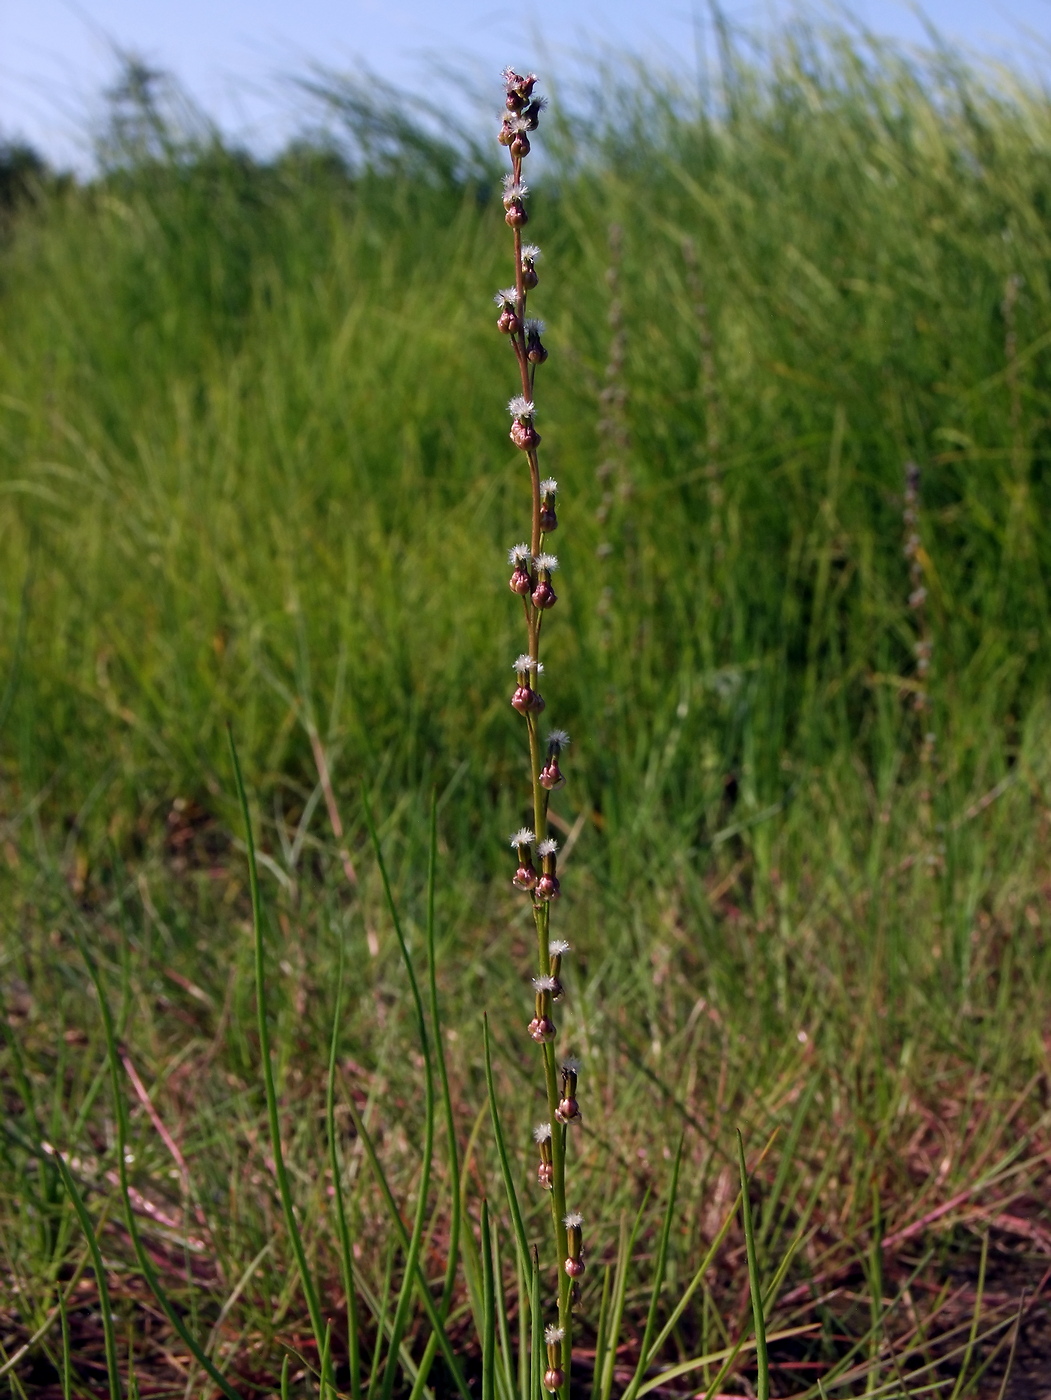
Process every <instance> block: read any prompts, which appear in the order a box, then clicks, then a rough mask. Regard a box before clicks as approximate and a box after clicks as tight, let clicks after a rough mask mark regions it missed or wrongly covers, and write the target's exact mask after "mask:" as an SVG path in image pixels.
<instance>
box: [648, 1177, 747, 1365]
mask: <svg viewBox="0 0 1051 1400" xmlns="http://www.w3.org/2000/svg"><path fill="white" fill-rule="evenodd" d="M740 1204H741V1197H740V1194H738V1196H737V1199H736V1200H735V1201H734V1203H733V1205H732V1206H731V1207H730V1209H729V1211H728V1212H727V1214H726V1218H725V1219H724V1220H723V1223H722V1225H721V1226H720V1227H719V1233H718V1234H717V1235H716V1237H715V1239H714V1240H712V1243H711V1245H710V1246H709V1249H708V1253H707V1254H706V1255H705V1256H704V1258H703V1259H702V1260H701V1263H700V1266H699V1267H698V1269H697V1271H696V1273H695V1274H694V1276H693V1278H692V1279H690V1282H689V1284H688V1285H687V1287H686V1288H685V1289H684V1290H683V1293H682V1296H681V1297H680V1298H679V1301H678V1302H677V1303H676V1305H675V1308H674V1310H673V1311H672V1314H671V1316H670V1317H669V1318H668V1321H667V1322H666V1323H665V1324H664V1327H663V1328H662V1330H661V1333H660V1336H659V1337H658V1338H657V1340H656V1341H655V1342H654V1344H653V1351H654V1354H655V1355H656V1354H658V1353H659V1352H660V1350H661V1348H662V1347H663V1346H664V1343H665V1342H666V1341H667V1340H668V1338H669V1337H670V1336H671V1334H672V1331H673V1330H674V1328H675V1324H676V1323H677V1322H678V1320H679V1318H680V1317H682V1315H683V1313H684V1312H685V1311H686V1308H687V1306H688V1305H689V1302H690V1299H691V1298H692V1297H693V1295H694V1293H695V1292H696V1291H697V1289H698V1288H699V1287H700V1286H701V1284H702V1283H703V1282H704V1276H705V1274H706V1273H707V1272H708V1270H709V1269H710V1268H711V1267H712V1263H713V1261H714V1260H715V1256H716V1255H717V1254H718V1253H719V1250H720V1249H721V1248H722V1243H723V1240H725V1239H726V1236H727V1234H728V1233H729V1230H730V1226H731V1225H732V1224H733V1221H734V1216H735V1215H736V1214H737V1211H738V1208H739V1206H740Z"/></svg>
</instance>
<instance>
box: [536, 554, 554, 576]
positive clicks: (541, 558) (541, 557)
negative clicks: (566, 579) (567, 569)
mask: <svg viewBox="0 0 1051 1400" xmlns="http://www.w3.org/2000/svg"><path fill="white" fill-rule="evenodd" d="M533 563H534V564H535V565H536V566H537V568H538V569H546V570H547V572H548V573H549V574H553V573H554V572H555V570H556V569H557V568H558V555H557V554H538V555H537V556H536V558H535V559H534V560H533Z"/></svg>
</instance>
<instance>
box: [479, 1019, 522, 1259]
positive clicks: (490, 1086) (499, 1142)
mask: <svg viewBox="0 0 1051 1400" xmlns="http://www.w3.org/2000/svg"><path fill="white" fill-rule="evenodd" d="M482 1041H483V1044H484V1047H485V1084H486V1088H487V1090H488V1091H489V1113H490V1116H491V1118H492V1121H493V1137H494V1138H495V1140H496V1153H497V1156H498V1157H499V1159H500V1173H501V1175H502V1176H503V1179H504V1191H505V1192H506V1193H507V1207H508V1209H509V1210H510V1212H511V1222H512V1224H513V1225H514V1231H515V1245H516V1247H517V1249H518V1255H519V1258H520V1259H521V1260H523V1261H525V1260H528V1258H529V1245H528V1243H527V1241H526V1232H525V1225H524V1223H523V1221H522V1212H521V1209H520V1208H519V1205H518V1193H517V1192H516V1190H515V1182H514V1176H513V1174H512V1172H511V1162H510V1159H509V1158H508V1155H507V1144H506V1143H505V1142H504V1130H503V1128H502V1127H501V1126H500V1110H499V1108H498V1107H497V1102H496V1085H495V1084H494V1082H493V1059H492V1050H491V1047H490V1044H489V1017H488V1016H486V1015H483V1017H482Z"/></svg>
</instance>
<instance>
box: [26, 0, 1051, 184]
mask: <svg viewBox="0 0 1051 1400" xmlns="http://www.w3.org/2000/svg"><path fill="white" fill-rule="evenodd" d="M794 8H797V7H794V6H793V5H791V3H790V2H789V0H723V10H724V12H725V13H726V14H727V15H728V16H730V18H731V19H732V20H733V21H734V22H736V23H738V24H741V25H744V26H746V27H747V28H749V29H753V30H760V31H762V30H764V29H769V28H770V27H771V26H772V25H774V24H776V23H777V21H778V19H779V18H784V17H785V16H786V15H787V14H789V13H790V12H791V11H792V10H793V9H794ZM842 8H843V9H848V10H849V11H851V12H852V13H853V14H855V15H857V16H858V18H859V19H860V20H862V21H863V22H864V23H865V24H867V25H868V26H869V27H871V28H872V29H874V30H876V31H877V32H880V33H884V34H888V35H892V36H895V37H897V38H900V39H902V40H904V41H905V42H920V41H921V39H922V28H921V26H920V24H919V22H918V21H917V19H916V15H915V10H914V7H912V6H911V5H909V4H908V3H906V0H848V3H847V4H845V5H844V6H843V7H842ZM811 9H813V7H811ZM924 9H925V12H926V13H927V14H928V15H929V16H930V18H931V19H932V20H933V21H934V22H935V24H936V25H937V26H938V27H939V29H941V30H942V32H943V33H945V34H946V36H948V37H950V38H953V39H954V40H956V41H957V42H959V43H961V44H963V45H964V46H966V47H968V48H970V49H971V50H973V51H974V52H975V53H977V54H979V55H982V56H984V57H990V58H994V59H1006V60H1008V61H1010V62H1012V63H1014V64H1015V65H1016V66H1019V67H1022V68H1023V69H1025V68H1028V69H1038V70H1040V71H1042V72H1044V73H1048V72H1051V0H927V3H926V5H925V6H924ZM706 10H707V7H706V4H705V3H704V0H642V3H640V2H639V0H635V3H632V0H604V3H600V2H599V0H531V3H529V4H527V5H521V4H520V5H511V4H507V3H486V2H485V0H481V3H478V0H0V134H2V135H6V136H12V135H21V136H24V137H27V138H28V139H29V140H31V141H33V142H34V143H35V144H36V145H38V146H39V147H40V148H41V149H42V150H44V151H45V152H47V153H48V154H49V155H50V156H51V157H52V159H56V160H59V161H62V162H65V163H77V164H79V163H82V162H83V160H84V151H85V147H84V132H85V129H86V124H87V121H88V120H89V118H90V114H91V112H92V110H93V109H95V110H97V106H96V104H97V100H98V93H99V91H100V89H101V87H102V86H103V85H104V84H105V82H106V81H107V78H108V77H110V76H111V75H112V73H113V71H114V60H113V45H114V44H117V45H120V46H122V47H124V48H125V49H129V50H134V51H135V52H136V53H138V54H140V55H142V56H143V57H144V58H146V59H147V60H148V61H150V62H153V63H155V64H157V65H159V66H163V67H166V68H168V69H170V70H172V71H173V72H174V73H175V74H176V75H177V76H178V77H179V78H180V80H181V81H182V82H183V83H184V85H185V86H186V88H187V89H188V90H189V91H190V92H191V94H192V95H193V96H194V97H195V98H196V99H197V100H198V101H199V102H200V103H201V104H202V105H203V106H204V107H205V109H206V110H207V111H208V112H210V113H211V114H212V115H213V116H215V117H217V118H218V119H219V120H220V121H221V122H222V124H223V125H224V126H225V127H227V128H229V129H231V130H234V131H236V132H238V133H239V134H240V135H241V136H243V137H245V138H246V139H249V140H251V141H253V142H254V143H256V144H257V145H259V146H261V147H263V148H266V147H272V146H273V145H274V144H275V143H277V142H279V141H280V140H281V138H282V136H283V135H285V134H287V132H288V131H289V130H290V128H291V125H292V124H293V121H294V99H293V97H292V94H291V90H290V86H289V84H288V78H289V77H290V76H291V75H293V74H295V73H297V72H302V71H303V69H305V68H306V67H307V66H308V65H309V64H310V63H312V62H319V61H320V62H322V63H325V64H328V65H330V66H335V67H352V66H354V65H355V64H357V63H361V62H364V63H365V64H367V65H368V66H369V67H370V68H372V69H373V70H374V71H375V72H377V73H379V74H380V75H382V76H384V77H387V78H390V79H391V80H392V81H394V82H397V83H402V84H411V83H412V82H413V80H414V79H415V78H417V77H419V75H420V74H421V72H422V70H423V62H424V59H425V58H426V56H427V55H438V56H439V57H440V58H441V59H442V60H443V62H446V63H452V64H454V65H457V64H460V65H463V66H464V67H465V69H466V70H467V71H474V72H476V73H477V75H478V76H479V77H481V76H483V75H485V74H487V72H490V71H491V72H493V73H495V72H496V71H498V70H499V68H501V67H502V66H503V64H504V63H505V62H508V61H511V62H521V63H528V64H531V65H532V66H534V67H538V68H543V69H545V70H546V71H551V70H552V69H555V70H557V71H560V72H562V73H567V72H570V71H571V70H572V67H573V66H574V64H575V63H577V62H579V61H580V59H581V58H582V57H584V58H586V55H587V54H588V53H589V52H593V51H594V50H595V49H596V47H601V46H603V45H608V46H611V47H613V48H615V49H617V48H619V49H622V50H626V51H629V52H631V53H634V54H637V55H640V56H643V57H645V58H647V59H649V60H651V61H653V62H655V63H660V64H663V65H664V66H666V67H669V68H680V69H686V70H692V71H696V63H697V34H698V24H697V16H698V15H704V14H705V13H706ZM817 12H818V13H822V11H821V10H820V9H819V10H818V11H817ZM823 12H824V13H828V12H829V11H828V9H827V7H826V9H825V10H824V11H823ZM522 14H525V15H526V16H527V18H526V20H525V21H524V22H523V21H522V19H521V18H520V16H521V15H522ZM701 32H703V20H702V26H701Z"/></svg>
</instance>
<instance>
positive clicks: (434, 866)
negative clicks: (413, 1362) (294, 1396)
mask: <svg viewBox="0 0 1051 1400" xmlns="http://www.w3.org/2000/svg"><path fill="white" fill-rule="evenodd" d="M437 872H438V799H437V794H436V793H434V792H432V793H431V824H430V845H429V850H428V853H427V991H428V1001H429V1006H430V1013H431V1028H432V1030H433V1032H434V1048H435V1059H436V1060H437V1064H438V1083H439V1085H440V1086H441V1094H442V1111H443V1114H444V1118H445V1140H446V1160H447V1167H448V1173H449V1194H450V1202H449V1215H450V1219H449V1245H448V1249H449V1256H448V1259H447V1261H446V1265H445V1282H444V1284H443V1286H442V1297H441V1302H440V1304H439V1313H440V1315H441V1317H442V1318H443V1319H444V1318H446V1317H448V1315H449V1308H450V1306H451V1304H452V1298H453V1290H454V1288H455V1286H456V1269H457V1264H458V1262H459V1256H460V1222H461V1219H462V1201H461V1190H460V1154H459V1149H458V1147H457V1143H456V1117H455V1115H454V1113H453V1103H452V1093H451V1091H450V1089H449V1070H448V1065H447V1064H446V1059H445V1039H444V1037H443V1035H442V1027H441V1014H440V1008H439V1006H438V980H437V960H436V957H435V946H434V945H435V920H434V893H435V888H436V885H437ZM437 1352H438V1339H437V1337H436V1336H435V1335H434V1334H433V1333H432V1334H431V1336H430V1337H428V1338H427V1346H426V1347H425V1349H424V1353H423V1357H422V1359H421V1361H420V1370H419V1374H418V1375H417V1377H416V1380H415V1382H414V1384H413V1388H412V1393H411V1395H410V1396H409V1400H419V1396H420V1393H421V1392H422V1390H423V1387H424V1385H425V1384H426V1383H427V1378H428V1376H429V1375H430V1369H431V1365H432V1364H433V1361H434V1358H435V1356H436V1355H437ZM354 1400H357V1397H354Z"/></svg>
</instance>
